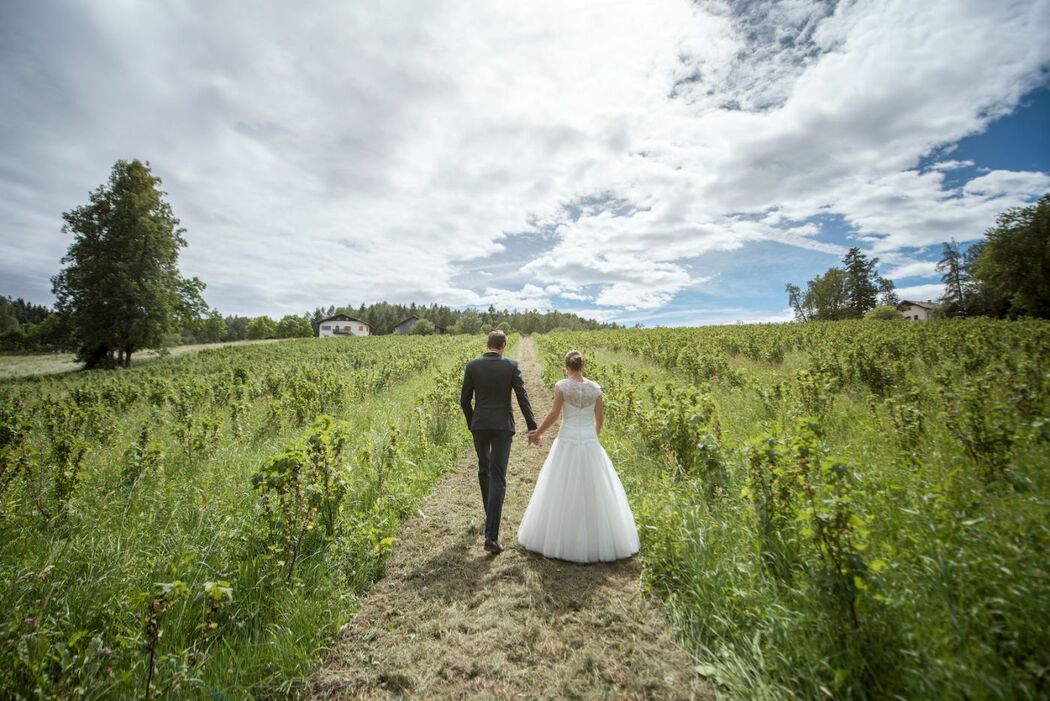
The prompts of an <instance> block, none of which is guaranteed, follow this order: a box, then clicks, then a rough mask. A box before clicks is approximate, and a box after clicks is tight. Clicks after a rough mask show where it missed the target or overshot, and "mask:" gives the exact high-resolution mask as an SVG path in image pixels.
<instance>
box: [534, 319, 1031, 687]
mask: <svg viewBox="0 0 1050 701" xmlns="http://www.w3.org/2000/svg"><path fill="white" fill-rule="evenodd" d="M537 344H538V345H539V346H540V347H541V349H542V351H543V358H544V363H545V366H546V368H547V379H548V380H553V379H555V378H556V377H559V376H560V374H561V373H562V369H561V357H562V354H563V353H564V349H566V348H579V349H580V350H581V351H582V352H583V353H584V354H585V355H586V356H587V358H588V374H589V375H591V376H592V377H593V378H594V379H596V380H597V381H599V382H600V383H601V385H602V388H603V390H604V392H605V396H606V407H607V420H606V428H605V430H604V431H603V434H602V441H603V444H604V445H605V446H606V449H607V450H608V451H609V453H610V456H611V457H612V460H613V463H614V464H615V465H616V468H617V470H618V472H619V474H620V476H621V478H622V479H623V482H624V487H625V489H626V490H627V494H628V498H629V499H630V501H631V507H632V510H633V512H634V514H635V517H636V520H637V522H638V526H639V533H640V536H641V538H642V551H641V553H642V564H643V571H644V574H645V580H646V584H647V586H648V587H649V588H650V590H651V591H653V592H654V593H655V594H657V595H659V596H660V597H661V598H662V599H663V600H664V601H665V603H666V605H667V610H668V611H670V613H671V615H672V618H673V619H674V621H675V623H676V625H677V627H678V633H679V635H680V636H681V637H682V638H683V639H684V640H686V641H688V642H689V644H690V645H691V646H692V647H693V649H694V650H695V653H696V654H697V657H698V659H699V660H701V661H702V664H703V670H704V673H705V674H707V675H708V676H709V677H710V678H712V679H713V680H715V681H716V682H717V683H718V684H719V685H721V686H722V691H723V692H724V694H725V695H726V696H727V697H728V698H814V699H816V698H829V697H833V698H848V699H868V698H964V697H965V698H1025V699H1036V698H1041V697H1043V696H1045V695H1046V691H1047V688H1048V687H1047V685H1048V683H1050V678H1048V676H1047V673H1046V670H1047V669H1050V656H1048V653H1047V650H1050V633H1048V631H1050V580H1048V579H1047V577H1046V568H1045V567H1044V566H1043V564H1042V559H1045V558H1042V559H1041V558H1039V557H1036V556H1034V554H1035V553H1043V552H1047V551H1048V548H1050V529H1048V527H1047V525H1046V518H1045V503H1046V501H1047V499H1048V495H1050V480H1048V477H1050V475H1048V473H1047V471H1046V458H1045V456H1046V454H1047V451H1048V449H1050V445H1048V443H1050V421H1048V420H1047V419H1046V417H1047V416H1050V379H1048V378H1050V367H1048V366H1047V359H1048V358H1050V324H1048V323H1047V322H1044V321H1037V320H1028V321H994V320H990V319H981V318H969V319H948V320H942V321H937V322H934V323H928V324H872V323H870V322H868V321H865V320H844V321H835V322H829V323H824V322H813V323H807V324H779V325H774V324H768V325H754V326H734V327H709V328H698V329H651V330H649V329H646V330H617V331H595V332H573V333H564V334H551V335H547V336H542V337H539V338H538V339H537ZM688 356H695V357H694V358H692V359H690V358H689V357H688ZM714 358H718V359H721V361H722V362H724V363H725V366H726V367H727V368H729V370H731V374H730V373H726V372H724V371H722V370H719V371H717V372H714V373H713V374H712V375H711V376H712V377H713V378H714V379H712V380H710V381H708V382H706V383H705V384H704V385H703V390H702V391H700V394H702V396H703V397H704V400H703V402H702V404H707V403H710V406H711V415H712V416H717V425H718V427H719V441H718V444H719V453H720V455H721V457H722V466H723V470H724V473H723V476H722V477H721V481H722V483H723V484H724V489H723V490H721V491H719V492H718V497H717V498H711V497H712V495H711V494H710V493H709V492H708V491H707V490H706V489H704V486H705V484H704V482H703V480H702V479H701V478H699V477H698V476H697V474H700V473H702V470H697V469H696V468H695V467H694V470H693V474H690V473H687V472H685V471H684V470H683V469H682V456H683V454H685V453H686V452H687V446H688V445H689V443H690V441H691V440H692V438H691V437H690V434H689V428H690V427H689V425H688V422H687V419H688V417H689V416H691V415H692V414H694V413H702V412H697V411H696V410H695V408H694V406H693V405H694V402H695V401H696V395H695V393H696V392H697V390H688V389H686V388H688V387H689V386H690V384H691V383H693V382H694V381H695V380H694V377H695V376H696V374H697V373H700V374H703V372H704V371H703V370H702V369H701V368H702V366H704V365H705V364H708V363H709V360H710V359H714ZM719 364H721V363H719ZM730 376H733V377H736V378H738V379H737V381H726V378H728V377H730ZM700 423H701V424H702V423H703V422H700ZM660 432H662V435H659V433H660ZM697 457H698V456H696V455H694V456H693V459H694V460H695V459H697Z"/></svg>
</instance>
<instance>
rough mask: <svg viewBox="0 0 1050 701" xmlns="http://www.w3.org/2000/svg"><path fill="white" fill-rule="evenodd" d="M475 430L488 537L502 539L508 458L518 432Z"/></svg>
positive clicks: (479, 481)
mask: <svg viewBox="0 0 1050 701" xmlns="http://www.w3.org/2000/svg"><path fill="white" fill-rule="evenodd" d="M471 433H473V434H474V450H475V451H476V452H477V454H478V483H479V484H480V485H481V503H482V505H483V506H484V507H485V539H486V540H498V539H499V522H500V518H501V517H502V515H503V497H504V495H506V493H507V459H508V458H509V457H510V444H511V441H512V440H513V439H514V432H513V431H495V430H479V431H471Z"/></svg>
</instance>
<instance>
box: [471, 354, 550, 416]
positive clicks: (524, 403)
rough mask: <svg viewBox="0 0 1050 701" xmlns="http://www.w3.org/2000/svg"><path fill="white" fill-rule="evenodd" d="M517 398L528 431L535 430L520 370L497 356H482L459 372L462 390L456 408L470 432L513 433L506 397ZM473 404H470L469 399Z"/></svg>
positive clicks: (515, 364) (505, 359) (510, 361)
mask: <svg viewBox="0 0 1050 701" xmlns="http://www.w3.org/2000/svg"><path fill="white" fill-rule="evenodd" d="M511 391H513V392H514V394H515V396H517V398H518V407H520V408H521V414H522V416H524V417H525V424H526V425H527V426H528V427H529V430H530V431H534V430H536V419H535V418H534V417H533V415H532V405H530V404H529V395H528V393H527V392H526V391H525V382H524V381H523V380H522V378H521V370H519V369H518V364H517V363H516V362H514V361H513V360H509V359H507V358H503V357H500V354H499V353H486V354H485V355H483V356H481V357H480V358H474V360H471V361H470V362H469V363H467V367H466V369H465V370H464V371H463V389H462V390H461V391H460V393H459V405H460V406H461V407H463V415H464V416H466V417H467V427H468V428H469V429H470V430H471V431H485V430H489V431H510V432H511V433H514V413H513V412H512V411H511V407H510V393H511ZM472 398H473V399H474V400H475V401H474V404H473V405H472V404H471V399H472Z"/></svg>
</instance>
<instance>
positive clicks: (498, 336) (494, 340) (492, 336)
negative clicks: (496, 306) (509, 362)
mask: <svg viewBox="0 0 1050 701" xmlns="http://www.w3.org/2000/svg"><path fill="white" fill-rule="evenodd" d="M486 345H487V347H488V348H491V349H492V350H503V347H504V346H505V345H507V334H505V333H503V332H502V331H500V330H499V329H496V330H495V331H492V332H490V333H489V340H488V342H487V344H486Z"/></svg>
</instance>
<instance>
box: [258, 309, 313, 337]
mask: <svg viewBox="0 0 1050 701" xmlns="http://www.w3.org/2000/svg"><path fill="white" fill-rule="evenodd" d="M250 327H251V324H249V328H250ZM275 332H276V335H277V338H309V337H310V336H313V335H314V328H313V326H311V325H310V320H309V319H308V318H306V317H305V316H295V315H294V314H288V315H286V316H283V317H281V320H280V321H278V322H277V326H276V328H275ZM261 338H265V336H263V337H261Z"/></svg>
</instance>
